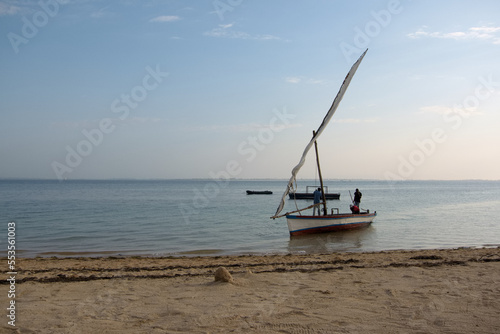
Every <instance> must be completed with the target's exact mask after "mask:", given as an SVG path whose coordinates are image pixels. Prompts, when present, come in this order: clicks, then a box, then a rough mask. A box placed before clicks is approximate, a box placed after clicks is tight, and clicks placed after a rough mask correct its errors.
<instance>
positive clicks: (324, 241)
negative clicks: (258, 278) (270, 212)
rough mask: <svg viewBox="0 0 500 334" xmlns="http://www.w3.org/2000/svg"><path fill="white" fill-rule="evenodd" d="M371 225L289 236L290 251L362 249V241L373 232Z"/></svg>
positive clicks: (316, 251) (347, 250)
mask: <svg viewBox="0 0 500 334" xmlns="http://www.w3.org/2000/svg"><path fill="white" fill-rule="evenodd" d="M373 232H374V228H373V226H372V225H370V226H368V227H365V228H361V229H354V230H347V231H338V232H330V233H321V234H311V235H299V236H290V241H289V242H288V251H289V252H290V253H307V254H311V253H332V252H355V251H362V250H363V242H364V241H365V240H367V239H369V237H370V234H373Z"/></svg>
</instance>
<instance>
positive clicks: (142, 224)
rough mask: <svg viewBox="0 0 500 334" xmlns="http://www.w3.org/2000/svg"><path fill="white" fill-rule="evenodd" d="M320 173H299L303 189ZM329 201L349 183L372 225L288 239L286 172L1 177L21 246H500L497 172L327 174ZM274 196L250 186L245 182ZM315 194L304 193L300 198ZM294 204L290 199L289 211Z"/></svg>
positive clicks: (138, 251) (111, 251) (191, 250)
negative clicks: (485, 175) (376, 176)
mask: <svg viewBox="0 0 500 334" xmlns="http://www.w3.org/2000/svg"><path fill="white" fill-rule="evenodd" d="M308 185H315V182H314V181H299V182H298V188H299V190H305V187H306V186H308ZM326 185H327V186H329V189H330V192H340V193H341V199H340V200H339V201H329V207H335V208H337V207H338V208H340V211H341V212H348V211H349V204H350V201H351V200H350V197H349V190H350V191H351V192H354V190H355V188H359V189H360V191H361V192H362V193H363V198H362V202H361V207H362V208H365V209H370V210H371V211H377V213H378V216H377V218H376V219H375V221H374V223H373V224H372V225H371V226H370V227H368V228H365V229H361V230H357V231H349V232H337V233H329V234H318V235H312V236H304V237H294V238H290V236H289V234H288V229H287V225H286V219H285V218H281V219H276V220H272V219H269V217H270V216H271V215H273V214H274V212H275V210H276V207H277V206H278V203H279V200H280V197H281V195H282V193H283V191H284V188H285V186H286V181H284V180H266V181H239V180H237V181H233V180H231V181H214V180H205V181H203V180H159V181H157V180H155V181H130V180H126V181H124V180H116V181H115V180H113V181H64V182H59V181H35V180H3V181H0V203H1V206H0V217H1V221H3V223H2V226H3V227H2V229H3V230H4V232H2V235H4V237H1V238H0V244H1V248H2V249H5V250H6V249H7V223H8V222H15V223H16V247H17V255H19V256H24V257H34V256H103V255H118V254H121V255H145V256H168V255H226V254H269V253H324V252H345V251H377V250H391V249H426V248H454V247H482V246H498V245H500V218H499V215H498V214H497V212H496V209H497V208H498V207H500V181H401V182H393V183H389V182H386V181H338V180H332V181H327V182H326ZM247 189H248V190H271V191H273V194H272V195H246V190H247ZM310 204H312V203H311V201H304V200H301V201H297V205H298V206H299V207H305V206H307V205H310ZM292 210H295V203H294V201H293V200H288V199H287V204H286V207H285V210H284V212H286V211H292Z"/></svg>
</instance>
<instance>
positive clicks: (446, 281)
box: [0, 247, 500, 333]
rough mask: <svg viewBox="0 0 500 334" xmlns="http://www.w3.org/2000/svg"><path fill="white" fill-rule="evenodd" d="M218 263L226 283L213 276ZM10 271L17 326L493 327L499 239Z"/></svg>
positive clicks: (41, 265)
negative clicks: (466, 244)
mask: <svg viewBox="0 0 500 334" xmlns="http://www.w3.org/2000/svg"><path fill="white" fill-rule="evenodd" d="M6 260H7V259H6V258H2V259H1V261H3V262H4V263H5V262H6ZM219 267H225V268H226V269H227V270H228V271H229V273H230V274H231V275H232V277H233V279H234V281H232V282H231V283H223V282H215V281H214V273H215V271H216V270H217V269H218V268H219ZM16 268H17V276H16V286H17V289H16V300H15V302H16V329H17V330H18V331H19V332H37V333H68V332H74V333H93V332H107V333H165V332H167V333H176V332H187V333H226V332H234V333H248V332H255V333H362V332H370V333H400V332H419V333H422V332H426V333H498V332H499V331H500V316H499V315H500V284H499V283H500V279H499V277H500V248H499V247H495V248H455V249H426V250H395V251H380V252H349V253H330V254H300V255H297V254H287V255H239V256H198V257H173V256H169V257H161V258H158V257H140V256H124V257H100V258H88V257H81V258H73V257H72V258H18V259H17V261H16ZM0 282H1V283H2V284H0V291H1V292H0V293H2V295H4V294H6V293H7V291H8V284H7V283H8V282H7V281H6V280H5V279H3V280H1V281H0ZM4 312H6V311H4ZM4 314H5V313H4ZM3 317H4V321H3V323H2V324H0V328H2V329H8V328H10V329H12V327H10V326H9V325H8V324H7V320H8V318H7V317H5V315H3ZM0 331H1V330H0Z"/></svg>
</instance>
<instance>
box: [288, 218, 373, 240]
mask: <svg viewBox="0 0 500 334" xmlns="http://www.w3.org/2000/svg"><path fill="white" fill-rule="evenodd" d="M376 216H377V212H374V213H360V214H350V213H346V214H342V213H341V214H335V215H327V216H297V215H287V216H286V220H287V223H288V230H289V231H290V235H293V236H295V235H303V234H313V233H325V232H335V231H343V230H350V229H355V228H362V227H366V226H369V225H370V224H371V223H372V222H373V220H374V219H375V217H376Z"/></svg>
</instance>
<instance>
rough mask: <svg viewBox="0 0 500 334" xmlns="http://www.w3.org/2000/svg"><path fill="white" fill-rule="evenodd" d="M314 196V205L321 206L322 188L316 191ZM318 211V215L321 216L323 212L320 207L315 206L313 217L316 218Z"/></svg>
mask: <svg viewBox="0 0 500 334" xmlns="http://www.w3.org/2000/svg"><path fill="white" fill-rule="evenodd" d="M313 196H314V204H319V203H320V202H321V188H318V189H316V190H315V191H314V192H313ZM316 210H318V215H319V214H320V212H321V210H320V208H319V205H315V206H314V209H313V216H316Z"/></svg>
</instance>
